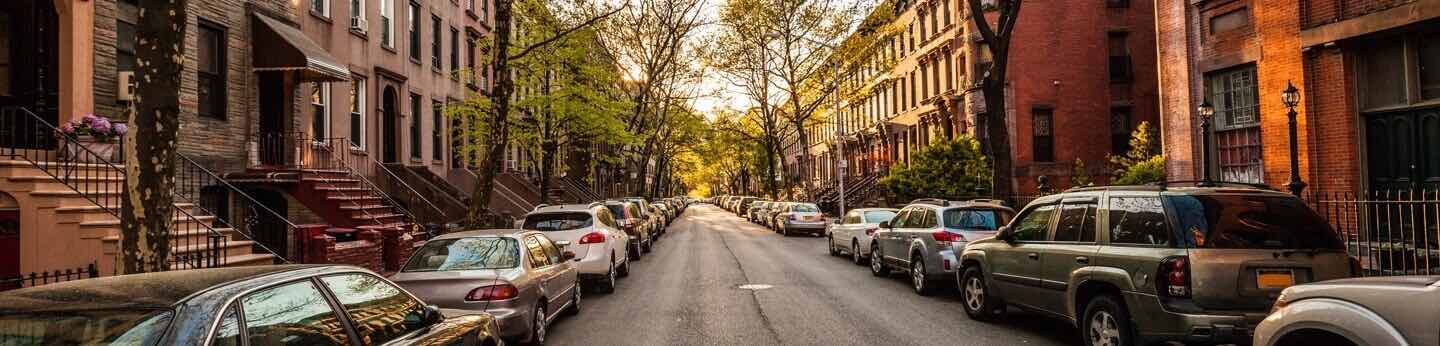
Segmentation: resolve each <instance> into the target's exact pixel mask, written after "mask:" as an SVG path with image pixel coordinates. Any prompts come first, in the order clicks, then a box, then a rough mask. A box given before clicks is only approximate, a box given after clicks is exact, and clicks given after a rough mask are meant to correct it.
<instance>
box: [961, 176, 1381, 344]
mask: <svg viewBox="0 0 1440 346" xmlns="http://www.w3.org/2000/svg"><path fill="white" fill-rule="evenodd" d="M960 261H961V268H962V270H959V271H957V272H958V274H957V277H956V279H957V280H958V284H959V287H960V291H961V296H962V297H963V302H964V304H963V305H964V306H965V312H966V314H968V315H969V316H970V317H971V318H973V319H977V320H990V319H994V318H996V317H999V315H1001V314H1003V313H1004V311H1005V308H1006V307H1007V306H1015V307H1019V308H1022V309H1025V310H1032V311H1037V312H1040V313H1042V314H1045V315H1050V316H1055V317H1058V318H1063V319H1066V320H1068V321H1070V322H1071V323H1074V324H1075V325H1076V326H1077V327H1078V328H1079V329H1080V333H1081V335H1082V336H1083V337H1084V341H1085V343H1086V344H1087V345H1122V346H1123V345H1136V344H1150V343H1155V342H1162V341H1179V342H1187V343H1240V344H1247V343H1249V340H1250V335H1251V333H1252V328H1254V326H1255V325H1256V324H1258V323H1259V322H1260V321H1261V320H1262V319H1264V318H1265V315H1266V313H1268V312H1269V310H1270V307H1271V305H1272V304H1273V303H1274V301H1275V298H1276V297H1277V296H1278V295H1279V294H1280V291H1281V290H1283V289H1284V288H1285V287H1288V286H1291V285H1296V284H1303V283H1308V282H1316V281H1323V280H1330V279H1336V278H1344V277H1349V276H1352V275H1353V274H1354V272H1355V270H1356V269H1355V267H1356V264H1357V262H1355V261H1354V260H1352V259H1351V258H1350V257H1349V256H1348V255H1347V254H1346V252H1345V245H1344V242H1343V241H1341V239H1340V237H1339V236H1337V235H1336V234H1335V232H1334V231H1333V230H1332V229H1331V228H1330V227H1329V225H1328V224H1326V223H1325V222H1324V221H1323V220H1321V219H1320V217H1319V216H1318V215H1316V214H1315V212H1314V211H1313V210H1311V209H1310V207H1308V206H1306V204H1305V203H1304V202H1303V201H1301V200H1300V199H1298V198H1295V197H1294V196H1291V195H1288V194H1283V193H1279V192H1274V191H1269V190H1264V189H1258V188H1251V187H1229V186H1226V187H1216V186H1205V187H1175V186H1173V185H1172V186H1170V187H1168V188H1167V187H1165V186H1125V187H1098V188H1083V189H1072V190H1070V191H1066V192H1065V193H1061V194H1056V195H1051V196H1046V197H1043V198H1040V199H1038V200H1035V201H1034V202H1032V203H1030V205H1028V206H1026V207H1025V208H1024V209H1023V210H1021V212H1020V213H1019V214H1018V216H1017V217H1016V218H1015V219H1014V220H1013V221H1011V222H1010V224H1009V225H1008V226H1006V227H1004V228H1001V230H1000V231H999V233H997V234H996V236H995V237H992V238H987V239H981V240H978V241H974V242H970V243H969V244H967V245H966V246H965V249H964V250H963V252H962V254H961V259H960Z"/></svg>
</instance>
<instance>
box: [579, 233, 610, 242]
mask: <svg viewBox="0 0 1440 346" xmlns="http://www.w3.org/2000/svg"><path fill="white" fill-rule="evenodd" d="M604 242H605V234H604V233H600V232H590V234H586V235H585V236H583V237H580V243H581V244H598V243H604Z"/></svg>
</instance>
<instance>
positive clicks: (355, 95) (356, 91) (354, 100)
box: [350, 77, 365, 150]
mask: <svg viewBox="0 0 1440 346" xmlns="http://www.w3.org/2000/svg"><path fill="white" fill-rule="evenodd" d="M350 145H351V146H353V147H355V148H357V149H362V150H363V149H364V148H365V78H360V77H353V78H351V79H350Z"/></svg>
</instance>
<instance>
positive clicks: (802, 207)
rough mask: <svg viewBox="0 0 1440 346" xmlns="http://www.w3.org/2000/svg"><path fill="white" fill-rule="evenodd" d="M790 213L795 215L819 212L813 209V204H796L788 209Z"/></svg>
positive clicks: (817, 209) (818, 209) (815, 208)
mask: <svg viewBox="0 0 1440 346" xmlns="http://www.w3.org/2000/svg"><path fill="white" fill-rule="evenodd" d="M790 211H791V212H796V213H814V212H818V211H820V208H817V207H815V205H814V204H796V205H795V206H793V207H790Z"/></svg>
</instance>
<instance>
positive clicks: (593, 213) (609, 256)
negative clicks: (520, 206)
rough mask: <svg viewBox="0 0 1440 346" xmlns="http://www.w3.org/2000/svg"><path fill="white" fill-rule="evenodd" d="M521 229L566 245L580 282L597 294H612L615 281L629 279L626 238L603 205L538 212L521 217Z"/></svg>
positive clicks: (547, 207)
mask: <svg viewBox="0 0 1440 346" xmlns="http://www.w3.org/2000/svg"><path fill="white" fill-rule="evenodd" d="M521 228H524V229H527V230H536V231H540V232H541V233H544V234H545V236H546V237H549V238H550V240H551V241H556V242H559V241H565V242H569V243H570V244H571V245H570V247H569V249H568V250H570V251H571V252H574V253H575V264H574V266H575V267H576V270H577V271H578V272H579V273H580V278H581V279H583V280H586V281H587V282H589V283H591V284H590V285H589V287H593V288H595V289H596V290H597V291H600V292H607V293H608V292H612V291H614V290H615V283H616V282H615V281H616V278H618V277H625V276H628V275H630V256H628V252H627V250H628V246H629V245H630V235H628V234H625V231H624V230H621V228H620V224H619V223H618V221H615V216H614V214H611V213H610V209H609V208H606V207H605V204H604V203H598V202H597V203H590V204H566V205H555V206H546V207H542V208H538V209H536V210H535V211H533V212H530V213H529V214H526V215H525V219H524V220H523V221H522V226H521Z"/></svg>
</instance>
